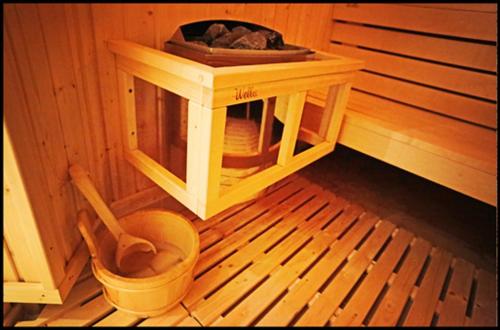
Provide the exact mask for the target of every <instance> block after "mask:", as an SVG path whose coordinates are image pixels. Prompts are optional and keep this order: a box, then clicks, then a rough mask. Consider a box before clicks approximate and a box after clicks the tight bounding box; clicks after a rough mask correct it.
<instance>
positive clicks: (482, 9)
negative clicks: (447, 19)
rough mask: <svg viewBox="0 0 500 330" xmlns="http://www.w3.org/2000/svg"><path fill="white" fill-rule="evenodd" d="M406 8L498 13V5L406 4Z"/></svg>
mask: <svg viewBox="0 0 500 330" xmlns="http://www.w3.org/2000/svg"><path fill="white" fill-rule="evenodd" d="M404 6H418V7H427V8H443V9H453V10H466V11H480V12H489V13H496V12H497V4H496V3H412V4H404Z"/></svg>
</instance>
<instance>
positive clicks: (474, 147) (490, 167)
mask: <svg viewBox="0 0 500 330" xmlns="http://www.w3.org/2000/svg"><path fill="white" fill-rule="evenodd" d="M349 105H350V107H351V111H349V109H348V112H347V114H346V118H345V121H346V122H352V123H353V124H354V120H356V125H358V126H361V127H365V128H369V129H371V130H373V131H375V132H377V133H378V134H380V135H384V136H387V137H390V138H392V139H394V140H398V141H401V142H405V143H407V144H409V145H410V146H415V147H418V148H419V149H423V150H425V151H428V152H430V153H434V154H438V155H442V156H443V157H444V158H447V159H450V160H452V161H456V162H459V163H462V164H464V165H468V166H470V167H474V168H476V169H478V170H482V171H484V172H487V173H492V174H493V173H496V160H495V159H496V153H497V151H496V148H495V146H494V143H493V141H494V140H495V131H493V130H489V129H485V128H482V127H477V126H474V125H468V124H466V123H463V122H460V121H456V120H449V119H447V118H445V117H442V116H439V115H437V114H433V113H426V112H422V111H420V110H418V109H415V108H412V107H410V106H405V105H403V104H398V103H396V102H391V101H389V100H383V99H380V98H377V97H376V96H372V95H369V94H366V93H361V92H357V91H353V92H352V93H351V97H350V103H349ZM351 120H352V121H351Z"/></svg>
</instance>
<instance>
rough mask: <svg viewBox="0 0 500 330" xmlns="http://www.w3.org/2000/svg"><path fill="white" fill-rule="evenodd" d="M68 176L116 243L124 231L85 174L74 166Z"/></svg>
mask: <svg viewBox="0 0 500 330" xmlns="http://www.w3.org/2000/svg"><path fill="white" fill-rule="evenodd" d="M69 174H70V175H71V178H72V179H73V183H74V184H75V185H76V186H77V187H78V189H79V190H80V191H81V193H82V194H83V195H84V196H85V198H87V200H88V201H89V203H90V205H92V207H93V208H94V210H95V211H96V212H97V215H99V217H100V218H101V220H102V221H103V222H104V224H105V225H106V227H108V229H109V231H111V234H113V236H114V237H115V239H116V240H117V241H118V240H119V238H120V236H121V235H122V234H124V233H125V231H124V230H123V229H122V227H120V224H119V223H118V220H116V218H115V216H114V215H113V213H112V212H111V210H110V209H109V208H108V206H107V205H106V203H104V201H103V200H102V198H101V195H99V193H98V192H97V190H96V188H95V186H94V184H93V183H92V181H90V178H89V176H88V175H87V172H86V171H85V170H84V169H83V168H82V167H81V166H80V165H78V164H74V165H72V166H71V167H70V168H69Z"/></svg>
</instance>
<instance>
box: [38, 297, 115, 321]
mask: <svg viewBox="0 0 500 330" xmlns="http://www.w3.org/2000/svg"><path fill="white" fill-rule="evenodd" d="M113 309H114V308H113V307H112V306H111V305H110V304H109V303H108V302H107V301H106V300H105V299H104V296H103V295H100V296H98V297H97V298H95V299H92V300H91V301H89V302H88V303H86V304H85V305H83V306H78V307H76V308H74V309H72V310H70V311H68V312H66V313H64V314H62V315H61V316H59V317H58V318H57V319H56V320H53V321H49V322H47V326H52V327H57V326H75V327H78V326H80V327H83V326H88V325H90V324H92V323H94V321H95V320H98V319H99V318H100V317H102V316H104V315H106V314H107V313H109V312H110V311H112V310H113Z"/></svg>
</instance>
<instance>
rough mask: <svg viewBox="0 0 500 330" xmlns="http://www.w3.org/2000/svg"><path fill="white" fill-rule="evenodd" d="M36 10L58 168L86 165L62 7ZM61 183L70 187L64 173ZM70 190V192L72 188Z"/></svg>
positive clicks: (84, 139)
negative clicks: (60, 157) (60, 147)
mask: <svg viewBox="0 0 500 330" xmlns="http://www.w3.org/2000/svg"><path fill="white" fill-rule="evenodd" d="M38 12H39V16H40V25H41V28H42V32H43V36H44V41H45V46H46V50H47V59H48V65H49V67H48V69H49V70H50V73H51V78H52V86H53V90H54V94H55V99H56V105H57V111H58V114H59V120H60V125H61V131H62V135H63V139H64V148H65V150H66V157H67V159H66V161H65V162H64V163H63V164H61V167H62V168H63V169H65V168H67V166H68V165H69V164H74V163H77V164H80V165H82V166H84V167H85V168H89V161H88V157H87V143H88V140H89V136H88V134H86V132H85V130H84V125H83V123H84V121H83V118H82V115H81V114H82V111H81V108H82V107H83V106H84V103H83V102H82V101H83V100H82V97H81V95H79V93H78V90H77V81H76V78H75V74H74V69H75V65H74V62H73V60H72V54H71V46H70V42H69V38H68V33H61V31H68V27H67V24H66V15H65V10H64V7H63V6H60V5H57V4H42V5H38ZM63 173H64V172H63ZM65 184H66V185H68V186H70V183H69V181H68V180H67V176H65ZM69 189H71V187H70V188H69ZM72 192H73V193H74V190H72ZM75 202H76V205H75V206H76V207H78V208H81V207H83V206H84V205H85V204H84V203H83V198H82V196H81V195H79V194H76V196H75ZM74 218H75V217H74V215H73V214H72V215H71V216H70V219H72V220H73V221H70V224H71V227H70V228H71V229H72V233H71V235H72V236H74V237H75V240H76V241H78V237H79V233H78V231H77V230H76V227H75V226H74V224H75V221H74Z"/></svg>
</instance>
